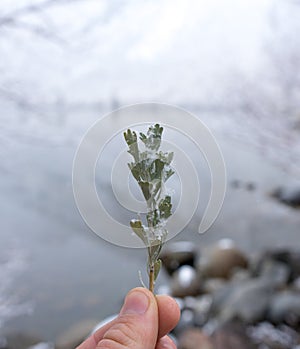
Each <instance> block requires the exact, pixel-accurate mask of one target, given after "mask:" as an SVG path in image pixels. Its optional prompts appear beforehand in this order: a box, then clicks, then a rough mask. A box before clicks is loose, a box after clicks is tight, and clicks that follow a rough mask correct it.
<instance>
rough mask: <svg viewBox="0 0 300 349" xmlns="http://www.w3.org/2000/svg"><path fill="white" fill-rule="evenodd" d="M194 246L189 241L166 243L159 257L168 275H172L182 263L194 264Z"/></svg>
mask: <svg viewBox="0 0 300 349" xmlns="http://www.w3.org/2000/svg"><path fill="white" fill-rule="evenodd" d="M195 258H196V247H195V245H194V244H193V243H192V242H190V241H176V242H173V243H168V244H167V245H166V246H165V248H164V249H163V251H162V253H161V255H160V259H161V260H162V264H163V267H164V268H165V269H166V271H167V273H168V274H169V275H172V274H173V273H174V272H175V271H176V270H177V269H178V268H180V267H181V266H183V265H189V266H194V263H195Z"/></svg>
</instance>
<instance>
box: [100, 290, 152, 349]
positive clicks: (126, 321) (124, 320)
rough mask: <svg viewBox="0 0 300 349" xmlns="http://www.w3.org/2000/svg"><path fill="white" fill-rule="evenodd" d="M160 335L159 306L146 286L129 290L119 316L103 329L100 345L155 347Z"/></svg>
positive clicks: (110, 348) (104, 348)
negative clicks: (104, 330)
mask: <svg viewBox="0 0 300 349" xmlns="http://www.w3.org/2000/svg"><path fill="white" fill-rule="evenodd" d="M157 335H158V309H157V303H156V299H155V297H154V295H153V294H152V293H151V292H150V291H148V290H147V289H145V288H141V287H139V288H135V289H133V290H132V291H130V292H129V293H128V295H127V297H126V299H125V302H124V305H123V307H122V309H121V311H120V314H119V316H118V318H117V319H116V320H115V322H114V323H113V324H112V326H110V328H109V329H108V330H107V331H106V332H105V333H104V335H103V337H102V339H101V340H100V342H99V343H98V344H97V347H96V348H97V349H120V348H128V349H154V348H155V346H156V342H157Z"/></svg>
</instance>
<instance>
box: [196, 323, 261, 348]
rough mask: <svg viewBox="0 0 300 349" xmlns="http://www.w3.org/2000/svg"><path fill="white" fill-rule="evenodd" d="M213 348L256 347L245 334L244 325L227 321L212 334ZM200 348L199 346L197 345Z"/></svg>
mask: <svg viewBox="0 0 300 349" xmlns="http://www.w3.org/2000/svg"><path fill="white" fill-rule="evenodd" d="M212 341H213V345H214V349H257V348H258V347H257V346H256V345H255V344H254V343H253V342H252V341H251V339H250V338H249V336H248V335H247V330H246V327H245V326H244V325H243V324H240V323H234V322H233V323H227V324H224V325H223V326H222V327H221V328H219V329H217V330H216V331H215V333H214V334H213V336H212ZM199 348H200V347H199Z"/></svg>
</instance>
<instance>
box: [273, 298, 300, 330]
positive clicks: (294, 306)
mask: <svg viewBox="0 0 300 349" xmlns="http://www.w3.org/2000/svg"><path fill="white" fill-rule="evenodd" d="M268 319H269V320H270V321H272V322H273V323H275V324H279V323H283V322H284V323H287V324H289V325H290V326H298V325H299V324H300V293H299V292H295V291H284V292H280V293H278V294H276V295H275V296H274V297H273V298H272V301H271V304H270V308H269V312H268Z"/></svg>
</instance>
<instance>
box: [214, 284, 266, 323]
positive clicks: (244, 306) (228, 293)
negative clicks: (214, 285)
mask: <svg viewBox="0 0 300 349" xmlns="http://www.w3.org/2000/svg"><path fill="white" fill-rule="evenodd" d="M220 291H221V292H220V294H219V295H218V294H217V295H215V297H214V298H213V304H212V309H214V311H215V312H216V311H217V312H218V313H219V314H218V316H219V318H220V319H221V320H222V321H228V320H232V319H240V320H242V321H244V322H245V323H249V324H251V323H255V322H257V321H260V320H263V319H264V317H265V314H266V312H267V309H268V306H269V302H270V297H271V295H272V291H273V287H272V285H270V283H269V282H268V280H261V279H250V280H248V281H246V282H243V283H233V284H230V285H228V286H227V287H226V288H225V289H224V290H220Z"/></svg>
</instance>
